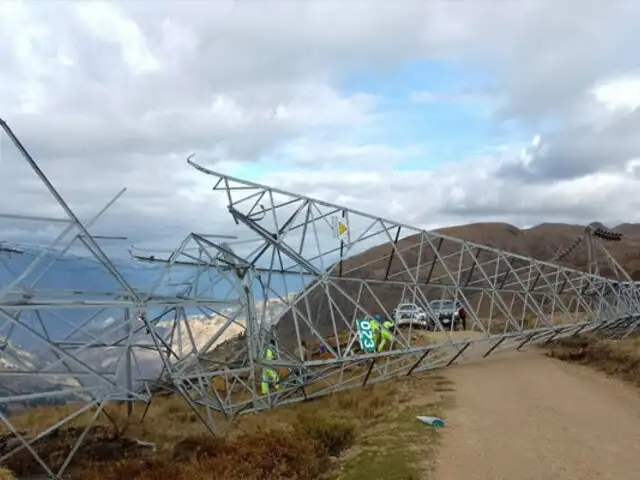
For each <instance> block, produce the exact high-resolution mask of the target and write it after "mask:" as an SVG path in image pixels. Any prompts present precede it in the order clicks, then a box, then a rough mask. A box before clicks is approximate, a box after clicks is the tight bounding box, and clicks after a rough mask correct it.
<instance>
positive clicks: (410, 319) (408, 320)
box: [391, 303, 429, 328]
mask: <svg viewBox="0 0 640 480" xmlns="http://www.w3.org/2000/svg"><path fill="white" fill-rule="evenodd" d="M391 317H392V318H393V323H394V324H395V325H396V326H397V327H401V326H405V325H413V326H414V327H421V328H427V327H428V325H429V322H428V321H427V312H425V311H424V308H422V307H419V306H418V305H416V304H415V303H400V304H398V306H397V307H396V308H394V309H393V310H392V312H391Z"/></svg>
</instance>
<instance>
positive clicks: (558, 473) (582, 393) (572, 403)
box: [434, 351, 640, 480]
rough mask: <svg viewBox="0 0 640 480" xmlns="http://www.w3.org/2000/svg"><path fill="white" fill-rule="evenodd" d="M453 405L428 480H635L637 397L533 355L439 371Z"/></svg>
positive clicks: (639, 456) (638, 466)
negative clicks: (446, 380)
mask: <svg viewBox="0 0 640 480" xmlns="http://www.w3.org/2000/svg"><path fill="white" fill-rule="evenodd" d="M444 375H445V376H446V377H448V378H449V379H450V380H451V381H453V382H454V384H455V385H452V386H453V388H454V389H455V393H453V395H455V397H456V400H455V402H456V405H455V407H453V408H452V409H450V410H449V411H448V413H447V418H446V420H447V427H446V429H445V430H443V431H442V447H441V448H440V452H439V455H438V464H437V471H436V472H435V474H434V477H435V479H436V480H476V479H477V480H524V479H531V480H551V479H554V480H556V479H557V480H574V479H575V480H591V479H599V480H607V479H611V480H634V479H637V478H640V395H639V394H638V391H637V390H636V389H634V388H633V387H630V386H627V385H626V384H623V383H621V382H619V381H617V380H614V379H609V378H606V377H604V376H603V375H601V374H600V373H597V372H595V371H593V370H591V369H588V368H586V367H580V366H576V365H570V364H567V363H562V362H560V361H558V360H552V359H550V358H547V357H545V356H543V354H542V353H540V352H537V351H532V352H526V353H519V352H515V353H513V354H503V355H499V356H496V357H495V358H493V359H491V358H490V359H487V360H486V361H482V362H479V363H476V364H469V365H462V366H459V367H455V368H453V369H450V370H447V372H445V373H444Z"/></svg>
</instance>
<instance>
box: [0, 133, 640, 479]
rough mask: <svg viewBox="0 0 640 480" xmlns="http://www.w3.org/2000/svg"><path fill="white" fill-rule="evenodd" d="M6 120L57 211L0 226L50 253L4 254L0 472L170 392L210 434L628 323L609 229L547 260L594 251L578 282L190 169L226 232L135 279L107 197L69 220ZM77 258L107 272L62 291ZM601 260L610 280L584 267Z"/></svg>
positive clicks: (566, 273)
mask: <svg viewBox="0 0 640 480" xmlns="http://www.w3.org/2000/svg"><path fill="white" fill-rule="evenodd" d="M0 126H2V129H3V130H4V131H5V133H6V135H7V137H8V138H9V140H10V145H13V146H14V147H15V150H16V155H15V156H16V158H17V159H18V160H19V162H18V163H19V165H22V166H24V167H26V168H27V171H28V172H30V173H31V174H32V175H36V176H37V177H38V180H39V182H41V184H42V185H44V186H45V187H46V192H45V196H48V198H50V199H53V200H54V202H53V203H54V205H56V206H58V207H59V208H60V209H61V210H62V214H61V215H60V216H59V217H53V218H52V217H50V216H49V217H47V218H44V215H43V214H41V213H40V212H31V213H30V214H29V212H27V213H25V214H21V215H18V214H16V213H8V214H2V215H0V219H3V220H5V221H7V222H9V223H8V224H7V225H8V226H7V228H6V229H5V231H11V230H12V229H14V230H15V228H16V227H15V225H16V224H17V223H20V224H21V225H22V224H23V223H25V222H27V223H28V222H36V223H37V222H48V224H49V225H51V224H53V225H55V226H57V228H58V230H56V231H55V232H56V233H57V236H54V238H52V241H51V242H50V244H49V245H48V246H47V248H44V249H43V248H40V249H36V250H34V249H32V248H26V247H25V246H23V245H19V244H12V243H10V242H4V243H2V245H1V246H0V316H1V317H2V318H3V320H5V321H6V322H5V327H2V328H5V330H0V332H2V333H1V335H2V338H3V339H4V340H3V344H2V346H1V347H2V348H0V382H2V383H0V389H1V390H0V392H1V395H2V396H1V397H0V405H1V407H0V420H2V423H3V424H4V426H5V428H4V432H3V433H4V437H2V439H1V440H0V464H6V465H8V466H11V464H12V463H11V462H12V461H13V460H15V459H16V458H24V456H29V457H30V458H32V459H33V463H34V465H35V466H36V467H40V472H36V471H35V470H36V469H35V468H34V471H33V472H31V473H34V474H35V473H45V474H47V475H48V476H50V477H52V478H60V477H61V476H62V475H63V474H64V473H65V472H68V471H71V470H72V468H73V465H72V461H73V458H74V455H75V453H76V452H77V451H79V449H81V448H83V442H84V440H85V439H86V438H87V436H88V435H89V434H90V433H89V432H90V431H91V430H92V428H93V429H95V428H98V427H99V425H101V424H100V423H99V422H100V419H102V421H103V422H110V421H114V419H113V415H110V413H109V411H110V408H111V406H112V405H113V404H114V402H115V403H117V402H125V403H126V405H127V406H128V414H129V415H132V414H135V413H136V411H134V409H133V408H131V405H133V404H134V403H141V404H144V405H146V408H148V407H149V405H150V403H151V402H152V401H153V399H154V398H155V397H156V396H157V395H161V394H164V393H171V394H175V395H179V396H181V397H182V398H184V401H185V402H187V404H188V405H189V406H190V407H191V408H192V409H193V411H194V413H195V415H196V417H197V418H199V419H200V421H202V422H203V423H204V424H205V425H206V427H207V428H208V429H209V430H210V431H211V433H212V434H213V433H215V432H216V431H217V426H218V425H219V422H228V421H230V420H232V419H233V418H234V417H235V416H237V415H239V414H243V413H247V412H255V411H262V410H265V409H270V408H274V407H278V406H283V405H287V404H292V403H296V402H302V401H308V400H310V399H313V398H315V397H319V396H322V395H326V394H329V393H333V392H337V391H340V390H343V389H347V388H352V387H360V386H366V385H367V384H372V383H375V382H379V381H383V380H386V379H388V378H391V377H394V376H399V375H405V376H406V375H411V374H414V373H418V372H424V371H428V370H432V369H436V368H443V367H448V366H451V365H454V364H456V363H459V362H461V361H465V360H470V359H475V358H482V357H487V356H489V355H491V354H493V353H496V352H499V351H503V350H507V349H511V350H519V349H521V348H523V347H526V346H527V345H535V344H542V343H545V342H549V341H551V340H553V339H557V338H562V337H567V336H572V335H578V334H580V333H585V332H594V331H601V332H603V333H604V334H606V335H608V336H624V335H628V334H629V333H631V332H633V331H635V330H636V329H637V328H638V325H639V322H640V313H639V312H640V308H639V307H640V302H639V297H638V290H637V288H636V285H635V284H634V283H633V282H631V281H630V279H629V277H628V275H626V273H625V272H624V269H622V267H620V266H619V265H618V264H617V263H616V262H615V261H614V260H613V258H612V257H611V256H610V255H608V254H607V252H606V250H605V249H604V245H603V244H602V242H601V241H600V240H609V241H611V240H614V241H615V240H616V239H619V238H618V237H616V235H610V233H612V232H607V231H604V230H602V229H600V230H598V229H588V230H587V231H586V233H585V235H586V237H585V238H586V240H587V241H586V242H585V241H584V239H583V240H580V241H579V242H577V243H576V245H574V246H573V247H571V248H570V249H569V250H570V251H565V252H560V254H559V255H558V258H556V259H555V260H556V261H562V260H566V258H568V257H569V256H570V255H574V254H576V252H577V251H578V250H579V249H580V248H581V247H583V246H584V244H588V245H589V254H588V256H589V259H590V260H589V265H590V268H591V269H592V270H591V271H589V272H582V271H578V270H575V269H571V268H568V267H567V266H564V265H559V264H556V263H553V262H543V261H538V260H534V259H531V258H527V257H524V256H521V255H515V254H511V253H507V252H504V251H500V250H496V249H493V248H490V247H487V246H482V245H478V244H475V243H473V242H467V241H462V240H459V239H456V238H452V237H448V236H445V235H441V234H438V233H436V232H429V231H425V230H423V229H421V228H416V227H411V226H409V225H404V224H401V223H398V222H394V221H391V220H387V219H383V218H379V217H376V216H373V215H369V214H365V213H362V212H358V211H355V210H352V209H349V208H346V207H343V206H339V205H334V204H331V203H328V202H323V201H319V200H314V199H312V198H308V197H305V196H302V195H296V194H293V193H290V192H285V191H282V190H279V189H275V188H271V187H267V186H264V185H259V184H256V183H252V182H248V181H244V180H239V179H236V178H233V177H230V176H227V175H223V174H220V173H216V172H213V171H210V170H208V169H206V168H204V167H202V166H200V165H198V164H196V163H195V162H193V161H192V160H191V159H189V160H188V162H189V164H190V165H191V166H192V167H194V168H196V169H197V170H199V171H200V172H201V173H202V174H204V175H207V176H209V177H211V179H212V183H213V184H214V191H215V192H220V196H221V198H223V199H224V200H225V202H226V205H227V212H224V211H221V212H219V214H220V216H227V217H228V218H230V220H232V221H233V222H234V223H235V224H236V230H237V232H238V234H237V235H228V233H229V232H217V233H218V234H215V235H210V234H204V233H190V234H188V235H186V236H185V238H184V240H183V241H182V242H181V243H180V245H178V246H177V247H176V248H175V249H173V250H172V251H171V252H170V254H169V255H166V256H160V255H138V254H135V255H133V260H135V263H134V264H135V265H136V268H144V269H148V270H145V271H147V273H148V275H147V280H146V281H143V282H140V281H139V276H140V270H135V272H134V273H135V274H136V275H133V273H131V274H129V275H128V274H126V273H123V272H125V270H126V269H127V268H132V267H131V265H130V264H127V265H117V264H116V262H114V261H112V260H111V259H110V258H109V257H108V256H107V255H106V253H105V250H104V249H103V248H102V247H101V245H99V244H98V238H99V237H98V236H97V235H92V234H91V229H92V226H93V224H94V223H95V222H97V221H98V220H99V217H101V216H102V214H103V213H104V211H106V209H107V208H109V206H110V204H111V203H113V202H114V201H116V200H117V198H116V199H114V200H113V201H112V202H110V204H109V205H107V207H105V209H103V211H101V212H99V213H98V214H97V215H96V216H95V217H94V218H93V219H90V220H89V221H87V222H81V221H80V220H79V218H78V217H77V216H76V214H75V213H74V212H73V211H72V210H71V209H70V207H69V206H68V205H67V204H66V202H65V201H64V200H63V199H62V197H61V196H60V195H59V193H58V192H57V191H56V190H55V189H54V187H53V185H51V182H50V181H49V180H48V179H47V178H46V177H45V176H44V173H43V172H42V171H41V170H40V168H39V167H38V165H37V164H36V162H35V161H34V160H33V159H32V158H31V157H30V156H29V154H28V152H27V151H26V150H25V149H24V147H23V146H22V145H21V144H20V142H19V141H18V139H17V138H15V135H13V133H12V132H11V131H10V129H9V128H8V127H7V125H6V124H5V123H4V122H2V123H0ZM3 153H4V155H3V161H5V159H6V158H7V154H6V153H5V152H4V150H3ZM5 163H6V162H5ZM2 166H3V164H0V167H2ZM0 178H8V177H2V176H0ZM0 195H1V191H0ZM216 215H217V214H216ZM11 222H13V223H11ZM34 231H35V233H34V235H35V234H37V233H38V232H40V230H38V229H35V230H34ZM50 231H53V230H48V232H50ZM222 233H223V235H221V234H222ZM614 237H615V238H614ZM76 247H78V248H82V249H84V253H85V257H83V258H89V259H90V260H91V265H92V267H91V268H93V269H94V271H92V273H91V275H89V276H90V277H92V278H94V277H95V276H96V275H97V273H96V272H99V273H100V275H101V278H104V279H105V280H104V281H103V282H101V284H100V285H99V287H100V288H98V287H96V288H91V286H90V285H87V283H90V282H88V281H87V277H86V276H85V277H82V278H80V279H78V277H81V276H80V275H73V278H74V279H75V282H74V281H68V282H65V281H63V280H64V275H62V273H61V272H62V269H63V267H60V264H61V263H62V261H63V259H66V258H67V256H66V254H65V252H69V251H72V250H73V251H75V250H77V248H76ZM17 259H22V260H17ZM602 262H604V263H605V264H606V265H608V268H610V270H611V271H615V272H618V273H619V278H609V277H604V276H601V275H599V274H598V273H597V272H599V271H600V270H594V269H595V267H593V268H592V265H601V263H602ZM56 268H58V270H56ZM87 268H88V267H87ZM176 278H177V280H176ZM134 280H135V281H134ZM136 282H137V283H136ZM197 315H200V317H201V318H197ZM376 316H379V317H380V321H379V323H378V325H379V327H380V329H379V330H378V331H373V330H372V325H373V326H375V325H376V323H375V322H372V319H374V318H376ZM202 318H204V319H205V320H204V321H203V320H202ZM60 324H65V325H67V328H63V329H61V328H59V325H60ZM96 324H98V326H99V327H100V328H98V329H96V328H95V327H96ZM203 326H204V327H206V329H204V330H202V329H201V330H198V328H201V327H203ZM196 327H197V328H196ZM16 332H22V333H23V337H16V336H15V334H16ZM26 337H30V338H32V339H36V340H37V342H38V343H37V345H38V346H37V347H36V348H38V349H39V351H45V350H46V351H47V352H48V353H47V354H46V355H41V356H40V357H41V358H38V359H37V360H36V359H35V358H34V357H33V355H31V354H30V353H28V352H27V351H26V350H22V349H20V348H18V347H19V344H21V343H24V338H26ZM13 338H18V339H19V341H18V340H16V341H13V340H12V339H13ZM16 342H17V343H16ZM30 355H31V356H30ZM106 360H108V361H106ZM144 362H146V364H147V369H146V370H145V368H143V367H142V366H141V364H142V363H144ZM149 366H152V367H153V368H151V369H149ZM34 379H38V381H35V380H34ZM53 399H58V400H55V402H54V400H53ZM38 402H49V403H56V402H57V403H60V404H63V405H64V407H65V408H66V409H67V414H66V415H65V416H63V417H61V418H57V417H56V418H53V417H54V416H53V415H52V418H51V423H50V425H49V426H47V427H46V428H43V429H40V431H38V432H35V431H33V429H32V428H30V427H29V425H28V422H26V420H25V418H27V417H28V416H27V415H25V412H28V410H29V409H30V408H34V407H35V408H43V407H42V405H43V404H42V403H38ZM146 408H145V410H144V412H146ZM144 412H143V416H144ZM80 416H84V417H85V418H86V417H89V418H88V420H89V421H88V422H85V425H86V427H83V429H81V430H80V431H77V432H74V434H76V437H74V438H76V439H75V441H74V446H73V448H72V449H71V450H70V451H69V452H68V454H67V455H65V456H64V458H63V459H62V460H60V461H58V462H57V463H56V464H55V465H50V464H47V462H45V460H44V459H43V455H42V453H41V452H43V451H44V450H43V449H45V450H46V448H45V447H46V441H47V438H49V436H50V435H52V433H53V432H59V431H61V429H66V430H65V435H69V434H70V433H69V432H70V431H71V430H72V429H71V428H68V425H69V423H70V422H72V421H74V419H77V418H78V417H80ZM105 419H106V420H105Z"/></svg>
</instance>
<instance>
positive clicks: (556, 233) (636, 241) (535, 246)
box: [278, 223, 640, 341]
mask: <svg viewBox="0 0 640 480" xmlns="http://www.w3.org/2000/svg"><path fill="white" fill-rule="evenodd" d="M616 228H618V227H616ZM584 229H585V227H584V226H583V225H568V224H557V223H543V224H540V225H537V226H535V227H532V228H528V229H520V228H518V227H515V226H513V225H509V224H506V223H473V224H468V225H459V226H453V227H447V228H443V229H440V230H437V231H436V232H437V233H441V234H444V235H447V236H450V237H455V238H458V239H461V240H467V241H473V242H474V243H476V244H481V245H486V246H488V247H492V248H496V249H499V250H503V251H506V252H511V253H515V254H519V255H523V256H525V257H532V258H535V259H538V260H544V261H551V260H552V259H553V258H554V257H555V256H556V255H557V254H558V252H561V251H563V250H565V249H566V248H567V247H568V246H570V245H571V244H572V243H574V241H575V240H576V238H577V237H579V236H581V235H582V234H583V232H584ZM619 229H620V231H621V232H623V233H627V234H628V236H625V237H623V239H622V241H620V242H607V244H606V247H607V250H608V251H609V252H610V253H611V255H612V256H613V257H614V258H615V259H616V260H617V261H618V262H619V263H620V264H621V265H622V266H623V267H624V268H625V269H626V270H627V272H628V273H629V274H630V275H631V276H632V278H633V279H635V280H640V225H636V224H623V225H621V226H620V227H619ZM418 245H419V239H418V236H416V235H414V236H408V237H405V238H402V239H400V241H399V242H398V244H397V247H398V250H399V251H400V252H401V254H402V257H403V260H404V262H406V264H407V265H409V266H410V267H413V266H415V265H416V264H417V263H418V259H419V258H420V264H421V265H426V266H425V267H421V269H420V270H419V272H418V273H417V277H418V283H420V284H424V287H421V290H422V293H423V294H424V296H425V297H426V298H427V299H438V298H441V295H442V288H438V287H434V286H433V285H434V283H438V282H437V280H435V281H434V279H437V278H438V277H439V276H443V275H445V274H446V269H445V267H444V266H442V265H438V266H436V267H435V268H434V269H430V268H429V264H430V263H431V261H432V260H433V259H434V254H433V252H428V251H426V250H425V249H422V250H421V249H420V247H419V246H418ZM439 246H440V249H439V252H440V255H441V256H443V257H446V256H447V255H452V254H454V253H456V252H458V251H459V245H458V244H456V243H454V242H452V241H448V240H446V241H443V242H442V244H440V245H439ZM391 251H392V247H391V245H390V244H389V243H387V244H382V245H377V246H375V247H372V248H370V249H368V250H366V251H364V252H362V253H360V254H358V255H355V256H353V257H350V258H348V259H346V260H345V261H344V262H343V269H342V271H343V272H344V273H343V278H344V280H339V281H338V288H335V289H332V290H331V291H330V295H331V302H330V301H329V298H328V296H327V294H326V293H325V292H324V291H321V290H320V289H318V290H316V291H313V292H311V293H310V294H309V295H308V300H309V301H308V302H306V301H305V302H300V303H299V304H297V305H296V306H297V308H298V310H299V311H300V312H301V313H302V315H304V316H306V317H307V318H308V319H309V321H310V322H311V323H312V324H313V326H314V328H315V329H316V330H318V331H319V332H320V333H321V334H322V335H327V336H330V335H332V334H333V333H334V327H333V324H334V322H336V313H335V311H334V312H331V308H330V307H329V305H330V304H333V306H334V310H338V309H339V310H340V311H342V312H343V313H344V317H345V320H346V321H349V320H351V318H352V317H353V315H354V303H353V301H352V300H350V299H349V298H347V297H346V296H345V295H344V294H345V293H346V294H347V295H348V296H350V297H351V298H352V299H354V300H357V301H358V302H359V303H361V304H362V305H364V307H365V308H367V309H370V311H377V312H379V311H381V310H382V308H384V310H386V311H387V312H390V311H391V310H392V309H393V308H394V307H395V306H396V305H397V304H398V302H400V301H402V299H403V298H404V297H405V296H406V295H407V293H406V291H404V290H403V286H402V285H393V284H391V283H388V282H387V283H384V284H382V283H381V284H378V285H372V286H371V291H367V289H360V288H359V284H358V283H357V282H355V281H354V280H355V279H363V278H366V279H370V280H384V279H385V276H387V272H388V278H393V279H394V280H399V281H410V277H409V276H408V275H407V274H405V273H403V271H404V266H403V262H402V261H401V260H399V259H398V258H397V255H396V256H395V257H394V258H393V259H391V261H390V259H389V256H390V254H391ZM425 252H426V253H425ZM475 254H478V253H477V252H476V253H475ZM470 255H471V254H469V255H468V258H465V259H464V260H463V264H464V265H465V266H467V267H470V266H471V264H472V258H471V256H470ZM479 255H480V256H479V257H478V260H479V261H480V262H486V261H488V260H490V256H491V254H490V253H488V252H480V253H479ZM602 258H603V259H604V257H602ZM459 261H460V259H459V255H452V256H451V258H450V259H448V260H446V268H448V269H450V271H451V270H453V271H455V270H457V269H458V265H459ZM517 263H518V262H517V261H516V264H514V268H518V267H521V266H523V265H524V263H523V264H522V265H518V264H517ZM557 263H559V264H561V265H563V266H566V267H569V268H573V269H577V270H583V271H586V270H587V269H588V249H587V246H586V244H585V242H582V243H581V244H578V245H577V247H576V248H575V249H573V250H572V251H571V254H570V255H567V256H565V257H563V258H562V259H561V260H560V261H559V262H557ZM506 269H507V267H506V265H502V266H501V267H500V266H499V267H498V273H500V274H503V273H506V271H507V270H506ZM478 270H479V269H475V270H470V271H469V272H468V277H467V278H466V282H467V283H472V282H474V281H476V282H478V281H481V279H482V272H479V271H478ZM494 270H495V268H494ZM490 273H491V274H494V273H495V271H494V272H490ZM600 273H601V274H602V275H605V276H607V275H612V273H613V271H612V269H611V268H609V267H608V265H607V264H606V262H604V261H602V262H600ZM487 274H489V273H487ZM465 275H467V273H465ZM349 279H351V280H349ZM427 284H429V285H430V286H427ZM340 290H341V291H340ZM372 293H373V294H374V295H375V297H377V299H376V298H375V297H374V295H372ZM465 294H466V293H465ZM470 295H473V293H470ZM380 304H382V305H380ZM381 307H382V308H381ZM474 308H475V307H474ZM478 313H480V312H478ZM355 314H356V315H358V314H361V313H358V312H356V313H355ZM346 317H348V319H347V318H346ZM300 323H301V322H300V321H298V324H299V325H300ZM338 323H340V322H338ZM342 325H344V322H342ZM278 330H279V332H280V335H281V337H282V338H284V339H286V340H289V339H291V340H292V339H293V338H295V335H296V334H295V326H294V322H293V315H292V314H291V313H287V314H286V315H285V316H283V318H282V319H281V321H280V322H279V324H278ZM337 330H341V328H339V327H338V328H337ZM301 335H302V336H303V337H307V338H308V337H311V336H312V334H311V330H310V329H309V328H308V327H306V326H304V325H302V327H301ZM286 340H285V341H286Z"/></svg>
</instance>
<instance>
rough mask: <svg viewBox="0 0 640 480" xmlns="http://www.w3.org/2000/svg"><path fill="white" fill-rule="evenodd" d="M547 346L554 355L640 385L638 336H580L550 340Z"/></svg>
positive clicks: (549, 352)
mask: <svg viewBox="0 0 640 480" xmlns="http://www.w3.org/2000/svg"><path fill="white" fill-rule="evenodd" d="M547 348H548V354H549V355H550V356H551V357H553V358H558V359H560V360H564V361H568V362H572V363H578V364H581V365H587V366H589V367H592V368H595V369H597V370H599V371H601V372H604V373H606V374H607V375H611V376H614V377H617V378H620V379H622V380H625V381H627V382H630V383H632V384H634V385H636V386H638V387H640V336H632V337H628V338H626V339H624V340H607V339H605V338H602V337H600V336H597V335H581V336H578V337H571V338H566V339H562V340H558V341H555V342H552V343H551V344H549V345H548V347H547Z"/></svg>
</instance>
